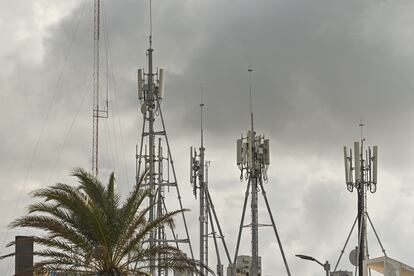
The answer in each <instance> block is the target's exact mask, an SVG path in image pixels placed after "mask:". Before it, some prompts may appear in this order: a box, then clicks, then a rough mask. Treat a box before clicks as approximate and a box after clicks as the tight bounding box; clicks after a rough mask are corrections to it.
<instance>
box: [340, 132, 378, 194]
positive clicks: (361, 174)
mask: <svg viewBox="0 0 414 276" xmlns="http://www.w3.org/2000/svg"><path fill="white" fill-rule="evenodd" d="M363 144H364V139H361V142H358V141H357V142H354V151H353V152H352V149H349V151H348V149H347V147H344V163H345V182H346V186H347V189H348V191H350V192H353V190H354V188H358V187H360V186H361V185H366V186H367V187H368V188H369V190H370V192H371V193H375V192H376V191H377V167H378V165H377V164H378V146H373V147H372V148H371V147H368V149H367V150H365V156H364V147H363Z"/></svg>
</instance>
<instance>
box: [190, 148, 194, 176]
mask: <svg viewBox="0 0 414 276" xmlns="http://www.w3.org/2000/svg"><path fill="white" fill-rule="evenodd" d="M193 178H194V173H193V147H190V183H191V184H194V183H193Z"/></svg>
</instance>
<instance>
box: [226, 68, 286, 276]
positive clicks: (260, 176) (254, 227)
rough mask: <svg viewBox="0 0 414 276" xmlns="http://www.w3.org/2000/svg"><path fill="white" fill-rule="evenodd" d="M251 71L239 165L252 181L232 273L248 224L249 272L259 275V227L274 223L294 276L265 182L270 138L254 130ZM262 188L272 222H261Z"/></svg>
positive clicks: (247, 194) (281, 250)
mask: <svg viewBox="0 0 414 276" xmlns="http://www.w3.org/2000/svg"><path fill="white" fill-rule="evenodd" d="M248 71H249V79H250V130H249V131H248V132H247V137H245V138H243V136H242V137H241V139H238V140H237V165H238V167H239V169H240V171H241V174H240V180H243V178H244V177H245V178H246V180H248V182H247V189H246V193H245V198H244V203H243V211H242V217H241V221H240V227H239V234H238V237H237V244H236V251H235V255H234V259H233V267H232V276H235V275H236V271H235V264H236V259H237V255H238V252H239V246H240V240H241V235H242V232H243V228H244V227H246V226H248V227H250V228H251V266H250V274H249V275H250V276H259V232H258V230H259V226H271V227H272V228H273V231H274V233H275V236H276V239H277V242H278V245H279V249H280V253H281V255H282V258H283V262H284V265H285V268H286V272H287V275H288V276H290V275H291V274H290V269H289V266H288V263H287V260H286V256H285V253H284V250H283V247H282V243H281V241H280V237H279V234H278V231H277V228H276V224H275V221H274V218H273V214H272V211H271V209H270V205H269V201H268V199H267V195H266V191H265V189H264V185H263V182H267V168H268V166H269V164H270V152H269V139H266V138H265V137H264V135H257V134H256V132H255V130H254V125H253V108H252V79H251V74H252V72H253V69H252V68H251V67H249V70H248ZM260 190H261V191H262V195H263V198H264V200H265V204H266V208H267V212H268V214H269V217H270V220H271V224H259V219H258V191H260ZM249 194H251V223H250V224H249V225H244V217H245V214H246V207H247V201H248V198H249Z"/></svg>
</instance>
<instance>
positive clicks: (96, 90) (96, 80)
mask: <svg viewBox="0 0 414 276" xmlns="http://www.w3.org/2000/svg"><path fill="white" fill-rule="evenodd" d="M100 5H101V2H100V0H95V1H94V20H93V22H94V27H93V28H94V32H93V44H94V47H93V111H92V117H93V126H92V127H93V135H92V173H93V175H94V176H97V175H98V135H99V134H98V131H99V39H100Z"/></svg>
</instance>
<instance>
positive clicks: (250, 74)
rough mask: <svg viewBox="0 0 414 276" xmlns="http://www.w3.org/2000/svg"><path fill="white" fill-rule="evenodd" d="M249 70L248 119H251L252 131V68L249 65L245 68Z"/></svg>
mask: <svg viewBox="0 0 414 276" xmlns="http://www.w3.org/2000/svg"><path fill="white" fill-rule="evenodd" d="M247 71H248V72H249V88H250V91H249V95H250V120H251V122H250V123H251V128H252V131H253V99H252V73H253V69H252V66H251V65H249V69H248V70H247Z"/></svg>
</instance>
